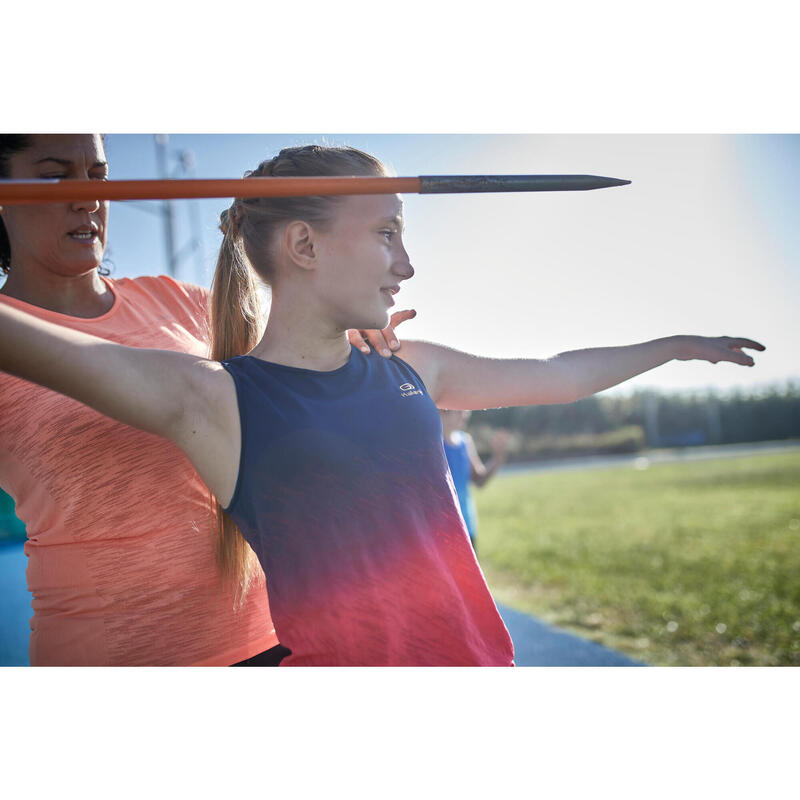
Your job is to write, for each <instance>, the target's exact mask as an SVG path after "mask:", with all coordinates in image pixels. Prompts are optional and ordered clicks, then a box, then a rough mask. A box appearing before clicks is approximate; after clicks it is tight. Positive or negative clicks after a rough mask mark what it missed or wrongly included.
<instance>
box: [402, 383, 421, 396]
mask: <svg viewBox="0 0 800 800" xmlns="http://www.w3.org/2000/svg"><path fill="white" fill-rule="evenodd" d="M400 391H401V392H402V394H401V396H402V397H411V395H414V394H422V390H421V389H417V387H416V386H414V384H413V383H404V384H403V385H402V386H401V387H400Z"/></svg>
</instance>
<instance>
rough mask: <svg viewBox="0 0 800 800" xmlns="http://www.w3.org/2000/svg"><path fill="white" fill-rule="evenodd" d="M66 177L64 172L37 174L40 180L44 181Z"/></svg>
mask: <svg viewBox="0 0 800 800" xmlns="http://www.w3.org/2000/svg"><path fill="white" fill-rule="evenodd" d="M66 177H67V175H66V173H65V172H53V173H50V174H48V175H40V176H39V178H40V179H41V180H45V181H52V180H58V179H63V178H66Z"/></svg>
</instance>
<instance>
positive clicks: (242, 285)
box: [211, 145, 385, 599]
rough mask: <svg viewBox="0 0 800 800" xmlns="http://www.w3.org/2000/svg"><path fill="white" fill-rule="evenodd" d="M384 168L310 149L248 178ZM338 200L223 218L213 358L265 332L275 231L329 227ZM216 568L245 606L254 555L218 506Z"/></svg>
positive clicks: (241, 205) (230, 211) (245, 346)
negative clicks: (264, 290)
mask: <svg viewBox="0 0 800 800" xmlns="http://www.w3.org/2000/svg"><path fill="white" fill-rule="evenodd" d="M383 174H385V169H384V166H383V164H381V162H380V161H378V160H377V159H376V158H373V156H371V155H369V154H367V153H364V152H362V151H361V150H356V149H355V148H352V147H323V146H320V145H306V146H304V147H286V148H284V149H283V150H281V151H280V153H278V155H277V156H275V157H274V158H271V159H269V160H268V161H262V162H261V163H260V164H259V165H258V168H257V169H255V170H253V171H251V172H250V171H248V172H246V173H245V174H244V177H245V178H264V177H316V176H343V175H361V176H380V175H383ZM340 200H341V198H338V197H316V196H313V197H311V196H310V197H261V198H237V199H235V200H234V201H233V204H232V205H231V207H230V208H227V209H225V210H224V211H223V212H222V214H220V230H221V231H222V233H223V234H224V236H223V239H222V246H221V247H220V251H219V257H218V259H217V268H216V271H215V273H214V281H213V284H212V286H211V358H213V359H214V360H216V361H223V360H225V359H228V358H232V357H233V356H239V355H243V354H245V353H247V352H249V351H250V350H252V349H253V347H255V345H256V344H258V341H259V339H260V337H261V334H262V331H263V317H262V313H261V305H260V302H259V295H258V278H261V279H262V280H263V281H264V282H265V283H267V284H269V283H270V281H271V280H272V279H273V276H274V266H273V264H272V263H271V257H270V248H271V244H272V241H273V237H274V234H275V232H276V230H277V229H278V228H279V227H280V226H281V225H283V224H285V223H288V222H292V221H294V220H302V221H304V222H310V223H312V224H314V225H317V226H322V227H324V226H325V225H326V224H327V223H328V222H329V221H330V219H331V217H332V214H333V210H334V208H335V206H336V205H337V204H338V203H339V202H340ZM215 506H216V510H217V519H218V520H219V548H218V556H219V565H220V569H221V571H222V574H223V575H224V576H225V577H228V578H231V579H233V580H234V582H235V584H236V589H237V595H238V597H239V598H240V599H242V598H243V597H244V596H245V594H246V592H247V588H248V585H249V583H250V579H251V577H252V575H253V573H254V571H255V568H256V563H257V562H256V561H255V557H254V554H253V552H252V550H251V549H250V547H249V546H248V545H247V543H246V542H245V540H244V538H243V537H242V535H241V533H240V532H239V530H238V529H237V527H236V524H235V523H234V522H233V520H232V519H231V518H230V517H229V516H228V515H227V514H225V512H224V511H223V510H222V507H221V506H220V505H219V503H216V501H215Z"/></svg>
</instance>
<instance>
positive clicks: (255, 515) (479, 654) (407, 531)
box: [223, 349, 514, 666]
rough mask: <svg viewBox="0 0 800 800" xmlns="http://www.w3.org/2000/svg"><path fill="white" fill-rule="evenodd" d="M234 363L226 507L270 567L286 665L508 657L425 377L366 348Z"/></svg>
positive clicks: (450, 662)
mask: <svg viewBox="0 0 800 800" xmlns="http://www.w3.org/2000/svg"><path fill="white" fill-rule="evenodd" d="M223 363H224V366H225V368H226V369H227V370H228V372H229V373H230V374H231V376H232V377H233V379H234V382H235V384H236V392H237V396H238V402H239V414H240V417H241V423H242V455H241V462H240V465H239V477H238V481H237V484H236V489H235V491H234V494H233V498H232V499H231V503H230V505H229V507H228V509H227V510H228V512H229V513H230V515H231V516H232V517H233V519H234V520H235V521H236V523H237V525H238V526H239V529H240V530H241V531H242V533H243V535H244V537H245V538H246V539H247V541H248V542H249V543H250V546H251V547H252V548H253V550H254V551H255V552H256V555H257V556H258V558H259V561H260V562H261V566H262V567H263V569H264V573H265V574H266V577H267V591H268V594H269V604H270V610H271V612H272V619H273V623H274V625H275V630H276V633H277V635H278V639H279V640H280V642H281V644H283V645H284V646H286V647H288V648H289V649H290V650H291V651H292V654H291V655H290V656H288V657H287V658H286V659H284V661H283V662H282V665H287V666H291V665H296V666H299V665H309V666H310V665H319V666H332V665H342V666H379V665H383V666H412V665H420V666H425V665H430V666H434V665H443V666H459V665H475V666H478V665H485V666H511V665H513V658H514V652H513V647H512V644H511V639H510V637H509V635H508V631H507V630H506V628H505V626H504V624H503V621H502V620H501V618H500V615H499V614H498V612H497V607H496V606H495V604H494V601H493V600H492V597H491V595H490V594H489V590H488V588H487V586H486V582H485V580H484V578H483V574H482V573H481V570H480V567H479V566H478V562H477V561H476V560H475V554H474V552H473V550H472V547H471V546H470V543H469V539H468V538H467V532H466V530H465V528H464V523H463V521H462V518H461V514H460V513H459V510H458V506H457V503H458V500H457V498H456V495H455V491H454V489H453V484H452V480H451V478H450V473H449V470H448V467H447V461H446V459H445V456H444V451H443V449H442V428H441V422H440V419H439V414H438V413H437V411H436V407H435V406H434V404H433V401H432V400H431V398H430V397H429V396H428V393H427V391H426V389H425V386H424V385H423V383H422V381H421V380H420V378H419V376H418V375H417V373H416V372H415V371H414V370H413V369H412V368H411V367H410V366H409V365H408V364H406V363H405V362H404V361H402V360H400V359H399V358H397V357H393V358H391V359H385V358H382V357H381V356H378V355H376V354H375V353H371V354H370V355H365V354H363V353H361V352H360V351H359V350H357V349H353V350H351V354H350V359H349V361H348V362H347V363H346V364H345V365H344V366H343V367H340V368H339V369H337V370H334V371H332V372H316V371H312V370H306V369H298V368H294V367H286V366H282V365H279V364H272V363H269V362H266V361H262V360H260V359H256V358H253V357H251V356H239V357H237V358H232V359H230V360H229V361H226V362H223Z"/></svg>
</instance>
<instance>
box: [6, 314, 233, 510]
mask: <svg viewBox="0 0 800 800" xmlns="http://www.w3.org/2000/svg"><path fill="white" fill-rule="evenodd" d="M0 370H4V371H6V372H10V373H11V374H13V375H16V376H18V377H20V378H24V379H26V380H29V381H33V382H34V383H38V384H40V385H41V386H45V387H47V388H48V389H52V390H54V391H56V392H59V393H61V394H65V395H67V396H69V397H72V398H74V399H75V400H78V401H80V402H81V403H84V404H86V405H87V406H90V407H91V408H94V409H95V410H96V411H99V412H100V413H101V414H105V415H106V416H109V417H111V418H113V419H116V420H118V421H119V422H124V423H125V424H127V425H131V426H132V427H134V428H139V429H140V430H143V431H147V432H149V433H155V434H158V435H159V436H163V437H165V438H167V439H170V440H171V441H173V442H174V443H175V444H177V445H178V446H179V447H181V448H182V449H183V450H184V452H185V453H186V454H187V456H188V457H189V459H190V460H191V461H192V463H193V465H194V467H195V469H197V471H198V472H199V473H200V476H201V478H203V480H204V481H205V483H206V485H207V486H208V487H209V488H210V489H211V491H212V492H214V493H215V494H216V495H217V496H218V497H219V499H220V502H225V500H226V496H225V495H226V492H227V490H228V489H230V492H228V493H227V497H228V499H229V497H230V494H232V491H233V484H234V483H235V479H236V465H237V464H238V450H239V439H238V435H239V434H238V431H239V428H238V426H239V419H238V413H237V411H236V395H235V389H234V387H233V382H232V381H231V379H230V378H229V377H228V376H227V373H225V371H224V369H223V368H222V367H221V366H220V365H219V364H217V363H216V362H213V361H208V360H207V359H203V358H199V357H197V356H192V355H189V354H187V353H175V352H171V351H168V350H152V349H146V348H138V347H127V346H124V345H120V344H116V343H114V342H109V341H106V340H105V339H100V338H98V337H96V336H91V335H89V334H86V333H81V332H80V331H74V330H71V329H69V328H64V327H62V326H60V325H54V324H53V323H50V322H45V321H44V320H40V319H38V318H37V317H34V316H33V315H30V314H26V313H25V312H23V311H19V310H17V309H15V308H11V307H9V306H7V305H5V304H0ZM1 379H2V376H0V380H1ZM230 437H233V438H232V439H231V438H230ZM234 450H235V452H233V451H234ZM229 451H230V452H229Z"/></svg>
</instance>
